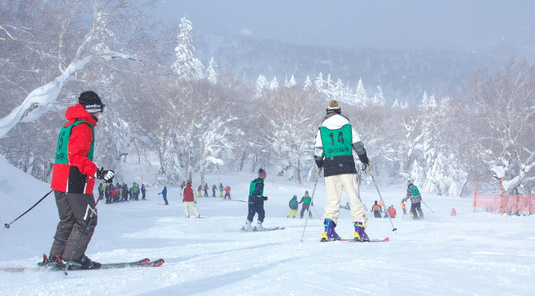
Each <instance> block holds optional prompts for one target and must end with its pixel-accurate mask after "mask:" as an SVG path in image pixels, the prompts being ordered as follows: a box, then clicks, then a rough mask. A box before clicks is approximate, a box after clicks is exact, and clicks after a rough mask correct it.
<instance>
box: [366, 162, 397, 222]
mask: <svg viewBox="0 0 535 296" xmlns="http://www.w3.org/2000/svg"><path fill="white" fill-rule="evenodd" d="M368 171H369V172H370V176H371V177H372V180H373V184H374V185H375V189H377V193H378V194H379V198H380V199H381V201H382V202H383V204H384V203H385V201H384V200H383V196H382V195H381V192H380V191H379V187H378V186H377V182H375V178H374V177H373V174H372V169H371V168H370V165H368ZM387 216H388V220H390V224H392V231H396V230H398V229H397V228H396V227H394V223H393V222H392V218H391V217H390V215H388V214H387Z"/></svg>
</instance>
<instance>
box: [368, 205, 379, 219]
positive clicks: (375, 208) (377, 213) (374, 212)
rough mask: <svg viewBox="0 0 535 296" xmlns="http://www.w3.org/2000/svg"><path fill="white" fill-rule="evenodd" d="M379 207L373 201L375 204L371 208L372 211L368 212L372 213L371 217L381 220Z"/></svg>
mask: <svg viewBox="0 0 535 296" xmlns="http://www.w3.org/2000/svg"><path fill="white" fill-rule="evenodd" d="M380 211H381V206H379V204H378V203H377V201H375V203H374V204H373V206H372V210H371V211H370V212H373V216H374V217H375V218H381V212H380Z"/></svg>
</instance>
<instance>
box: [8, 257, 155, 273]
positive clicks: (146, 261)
mask: <svg viewBox="0 0 535 296" xmlns="http://www.w3.org/2000/svg"><path fill="white" fill-rule="evenodd" d="M164 263H165V260H164V259H158V260H154V261H150V259H149V258H144V259H141V260H138V261H131V262H117V263H103V264H102V265H101V266H100V268H95V269H82V268H80V266H79V265H76V264H74V265H70V266H69V271H77V270H96V269H114V268H127V267H158V266H161V265H162V264H164ZM0 270H1V271H5V272H27V271H42V272H43V271H63V269H61V268H50V267H45V266H39V267H0Z"/></svg>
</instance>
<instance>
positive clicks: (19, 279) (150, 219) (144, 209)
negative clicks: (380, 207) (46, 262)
mask: <svg viewBox="0 0 535 296" xmlns="http://www.w3.org/2000/svg"><path fill="white" fill-rule="evenodd" d="M0 162H1V169H0V185H1V186H0V198H1V200H2V208H1V210H0V222H2V223H8V222H11V220H12V219H14V218H16V217H17V216H18V215H19V214H20V213H22V212H23V211H25V210H26V209H27V208H29V207H30V206H31V205H33V204H34V203H35V202H36V201H37V200H38V199H39V198H40V197H42V196H43V195H44V194H46V193H47V192H48V190H49V189H48V185H47V184H44V183H41V182H39V181H36V180H35V179H32V178H31V177H29V176H27V175H26V174H24V173H21V172H20V171H17V170H16V169H14V168H13V167H12V166H10V165H8V164H7V163H6V162H5V160H4V159H3V158H0ZM268 174H269V171H268ZM251 177H252V176H248V175H246V174H241V173H234V174H231V175H223V176H209V177H208V180H207V181H208V184H209V185H211V184H215V183H217V184H218V183H219V182H222V183H223V184H224V185H230V186H231V187H232V193H231V194H232V197H233V199H232V200H231V201H229V200H222V199H221V198H220V197H217V198H213V197H209V198H205V197H201V198H199V200H198V203H197V205H198V207H199V210H200V212H201V215H202V216H203V218H201V219H194V218H190V219H186V218H185V217H184V214H183V213H184V212H183V206H182V202H181V197H180V196H179V190H178V188H169V202H170V205H169V206H164V205H163V201H162V200H161V197H160V196H159V195H158V194H157V193H158V192H160V191H161V188H150V189H149V194H148V200H146V201H135V202H125V203H120V204H112V205H107V204H104V203H100V204H99V205H98V212H99V224H98V226H97V229H96V232H95V235H94V236H93V239H92V242H91V243H90V245H89V248H88V251H87V255H88V256H89V257H90V258H91V259H93V260H95V261H99V262H116V261H123V260H131V259H140V258H143V257H150V258H153V259H156V258H160V257H161V258H165V259H166V263H165V264H164V265H163V266H161V267H158V268H127V269H118V270H91V271H77V272H70V273H69V275H67V276H65V275H63V274H62V273H61V272H24V273H9V272H0V282H2V289H3V292H2V294H3V295H530V293H532V291H533V290H534V289H535V281H534V275H535V244H534V243H535V227H534V217H508V216H499V215H495V214H490V213H473V210H472V206H471V202H472V201H471V199H470V198H466V199H448V198H442V197H440V198H439V197H436V196H428V195H425V193H424V201H425V202H426V204H427V205H428V206H429V207H430V208H431V209H432V210H433V212H431V211H430V210H429V208H427V207H425V206H424V207H423V210H424V213H425V214H426V218H425V220H420V221H413V220H411V219H409V218H408V217H407V216H405V217H403V216H402V215H398V217H397V218H395V219H393V220H392V222H393V223H394V225H395V227H396V228H397V229H398V230H397V231H396V232H392V225H391V223H390V221H389V219H383V218H381V219H376V218H370V220H369V227H368V229H367V232H368V234H369V235H370V236H371V237H372V238H384V237H390V242H388V243H360V244H355V243H347V242H331V243H319V239H320V236H321V232H322V230H323V227H322V220H321V219H320V218H318V214H320V215H321V213H322V208H323V204H324V201H325V188H324V186H323V184H322V181H323V180H322V179H320V182H318V185H317V189H316V193H315V196H314V200H315V207H313V210H312V213H313V215H314V217H313V218H312V219H310V220H309V221H308V224H307V227H306V231H305V232H304V239H303V242H301V236H302V235H303V228H304V225H305V219H288V218H286V215H287V214H288V212H289V209H288V201H289V199H290V198H291V197H292V196H293V195H294V194H295V195H298V196H299V197H301V196H302V195H303V193H304V192H305V190H308V191H309V192H310V193H312V189H313V187H314V184H313V183H307V184H304V185H302V186H301V185H297V184H295V183H290V182H287V181H284V180H281V179H278V178H276V177H275V178H274V177H273V176H270V175H268V179H267V182H266V189H265V194H266V195H268V196H269V200H268V201H267V202H266V206H265V207H266V213H267V214H266V220H265V222H264V225H265V226H284V227H286V229H284V230H280V231H271V232H259V233H243V232H240V231H239V228H240V226H241V224H242V223H243V222H244V221H245V216H246V214H247V204H246V203H243V202H240V201H238V200H240V199H241V200H244V199H246V197H245V195H246V193H247V191H248V186H249V184H248V183H249V181H250V180H251ZM194 185H195V184H194ZM379 186H380V189H381V190H382V191H381V193H382V194H383V197H384V199H385V201H386V203H387V205H390V204H393V205H394V206H395V207H396V208H397V209H398V214H399V213H401V210H400V209H399V207H398V205H399V201H400V200H401V198H402V197H403V196H404V187H403V186H401V185H400V186H391V187H386V188H381V187H382V186H381V184H379ZM210 195H211V194H210ZM362 196H363V200H364V202H365V203H366V205H367V206H368V207H371V205H372V203H373V201H374V200H376V199H377V198H378V195H377V192H376V190H375V187H374V186H373V184H370V185H367V186H366V185H365V186H363V189H362ZM53 200H54V198H53V196H52V195H51V196H49V197H48V198H47V199H45V201H43V203H42V204H40V205H38V206H37V207H36V208H35V209H34V210H32V211H31V212H29V213H28V214H27V215H26V216H24V217H22V218H21V219H20V220H19V221H17V222H15V223H13V224H12V225H11V228H10V229H1V230H0V250H1V252H0V268H1V267H8V266H10V267H11V266H35V264H36V263H37V262H38V261H39V260H40V259H41V258H40V256H41V253H48V251H49V248H50V244H51V243H52V236H53V234H54V231H55V227H56V223H57V217H56V216H57V213H56V209H55V205H54V201H53ZM346 200H347V199H346V197H345V196H344V197H343V199H342V203H343V204H345V201H346ZM452 208H455V209H456V210H457V216H455V217H452V216H450V212H451V209H452ZM351 222H352V221H351V220H350V215H349V212H348V211H346V210H343V209H342V210H341V213H340V219H339V223H338V224H339V225H338V227H337V231H338V233H339V234H340V235H341V236H343V237H351V236H352V235H353V227H352V223H351Z"/></svg>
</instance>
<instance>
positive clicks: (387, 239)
mask: <svg viewBox="0 0 535 296" xmlns="http://www.w3.org/2000/svg"><path fill="white" fill-rule="evenodd" d="M340 241H343V242H350V243H382V242H389V241H390V238H388V237H386V238H384V239H370V240H369V241H367V242H360V241H356V240H353V239H341V240H340Z"/></svg>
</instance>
